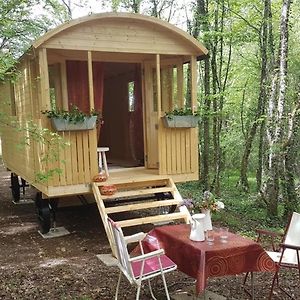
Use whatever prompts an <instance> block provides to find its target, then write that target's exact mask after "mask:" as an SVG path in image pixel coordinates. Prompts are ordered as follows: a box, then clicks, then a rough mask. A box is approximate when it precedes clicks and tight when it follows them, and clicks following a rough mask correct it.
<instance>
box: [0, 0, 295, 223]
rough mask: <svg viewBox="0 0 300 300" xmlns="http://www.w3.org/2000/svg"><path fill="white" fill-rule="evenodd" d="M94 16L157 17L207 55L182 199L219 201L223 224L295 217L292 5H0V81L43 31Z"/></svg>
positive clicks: (256, 0)
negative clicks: (194, 169)
mask: <svg viewBox="0 0 300 300" xmlns="http://www.w3.org/2000/svg"><path fill="white" fill-rule="evenodd" d="M104 11H127V12H133V13H142V14H146V15H151V16H155V17H158V18H161V19H164V20H166V21H168V22H170V23H173V24H174V25H177V26H179V27H181V28H183V29H184V30H186V31H188V32H189V33H190V34H191V35H192V36H194V37H195V38H196V39H198V40H199V41H201V42H202V43H203V44H204V45H205V46H206V48H207V49H208V50H209V55H208V56H207V57H206V58H205V59H204V60H202V61H200V62H199V80H198V103H199V108H200V112H201V117H200V122H199V149H200V170H201V180H200V182H196V183H188V184H185V185H183V186H181V191H182V193H183V195H184V196H186V197H195V198H197V197H198V198H199V197H201V194H202V192H203V191H204V190H210V191H211V192H212V193H214V194H215V195H216V196H217V197H222V198H223V199H224V200H225V205H226V210H225V212H224V213H223V215H222V214H221V216H220V218H223V221H224V218H227V219H226V220H225V222H226V223H227V224H228V225H231V226H233V227H234V225H237V224H238V222H236V221H235V220H236V216H235V215H234V214H226V211H227V212H228V211H229V210H230V211H231V212H239V215H241V218H242V215H243V214H248V217H249V218H250V219H251V218H252V219H255V220H256V221H258V222H259V220H264V221H266V220H267V221H268V222H269V224H268V225H269V226H271V225H272V224H273V223H274V222H278V221H280V220H286V217H287V216H288V215H289V214H290V213H291V212H293V211H297V210H298V209H299V195H298V189H299V176H300V169H299V163H298V161H299V118H300V115H299V109H300V96H299V95H300V94H299V92H300V84H299V83H300V77H299V69H300V56H299V53H300V43H299V39H300V33H299V32H300V21H299V20H300V18H299V16H300V5H299V1H297V0H295V1H289V0H273V1H271V0H253V1H246V0H227V1H226V0H210V1H209V0H189V1H183V0H182V1H176V0H111V1H109V0H102V1H100V0H99V1H97V0H93V1H84V0H83V1H80V0H77V1H75V0H74V1H72V0H40V1H38V0H10V1H7V0H0V49H1V52H0V80H7V79H6V78H8V77H10V78H11V75H13V72H14V69H13V65H14V63H15V61H16V59H17V58H18V57H20V56H21V55H22V53H24V51H25V50H26V49H27V48H28V47H29V46H30V44H31V43H32V41H33V40H35V39H36V38H37V37H39V36H41V35H42V34H44V33H45V32H46V31H48V30H50V29H51V28H54V27H56V26H57V25H59V24H61V23H63V22H65V21H68V20H70V19H72V18H75V17H78V16H80V15H81V14H83V15H84V14H87V13H88V14H91V13H97V12H104ZM187 77H188V76H187ZM187 80H188V78H187ZM186 101H187V105H188V102H189V97H188V95H187V97H186ZM0 117H1V115H0Z"/></svg>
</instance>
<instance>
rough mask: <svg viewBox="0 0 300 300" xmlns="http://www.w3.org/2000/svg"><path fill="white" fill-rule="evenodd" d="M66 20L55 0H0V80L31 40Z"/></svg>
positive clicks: (9, 70)
mask: <svg viewBox="0 0 300 300" xmlns="http://www.w3.org/2000/svg"><path fill="white" fill-rule="evenodd" d="M66 19H67V14H66V10H65V7H64V6H63V5H62V4H60V2H59V1H58V0H52V1H46V0H42V1H40V0H10V1H7V0H0V50H1V51H0V80H3V79H4V78H5V76H7V75H11V74H10V73H11V72H12V71H13V69H12V67H13V65H14V63H15V59H17V58H18V57H20V56H21V55H22V54H23V53H24V51H25V50H27V49H28V48H29V46H30V44H31V43H32V41H34V40H35V39H36V38H37V37H39V36H41V35H42V34H44V33H45V32H47V31H48V30H49V29H50V28H53V27H55V26H57V25H59V24H61V23H62V22H64V21H65V20H66Z"/></svg>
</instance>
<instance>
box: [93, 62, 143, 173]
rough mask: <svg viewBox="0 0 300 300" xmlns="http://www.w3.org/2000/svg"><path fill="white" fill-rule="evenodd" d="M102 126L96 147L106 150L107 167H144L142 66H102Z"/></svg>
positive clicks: (122, 64)
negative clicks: (106, 148)
mask: <svg viewBox="0 0 300 300" xmlns="http://www.w3.org/2000/svg"><path fill="white" fill-rule="evenodd" d="M103 70H104V90H103V107H102V114H103V121H104V122H103V125H102V127H101V129H100V138H99V141H98V146H102V147H109V153H108V155H107V157H108V163H109V165H110V167H114V166H115V167H138V166H144V134H143V105H142V83H141V66H140V64H135V63H112V62H109V63H108V62H106V63H103Z"/></svg>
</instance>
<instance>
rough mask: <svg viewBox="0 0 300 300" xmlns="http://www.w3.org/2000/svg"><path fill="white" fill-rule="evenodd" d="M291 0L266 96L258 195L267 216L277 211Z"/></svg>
mask: <svg viewBox="0 0 300 300" xmlns="http://www.w3.org/2000/svg"><path fill="white" fill-rule="evenodd" d="M290 6H291V0H283V4H282V9H281V20H280V44H279V54H278V63H277V68H276V69H275V71H274V75H273V78H272V84H271V91H270V95H269V99H268V107H267V121H266V140H267V146H268V153H267V156H266V162H265V164H264V181H263V185H262V189H261V196H262V199H263V200H264V202H265V203H266V205H267V212H268V214H269V215H272V216H276V215H277V213H278V199H279V179H280V174H279V172H280V171H281V170H280V168H281V166H282V165H281V159H282V157H281V154H282V141H283V130H284V126H285V118H284V117H285V116H284V114H285V106H286V88H287V79H286V77H287V57H288V33H289V27H288V24H289V13H290Z"/></svg>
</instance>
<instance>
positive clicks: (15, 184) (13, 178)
mask: <svg viewBox="0 0 300 300" xmlns="http://www.w3.org/2000/svg"><path fill="white" fill-rule="evenodd" d="M10 183H11V193H12V196H13V199H14V201H15V202H19V201H20V183H19V176H18V175H17V174H15V173H11V174H10Z"/></svg>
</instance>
